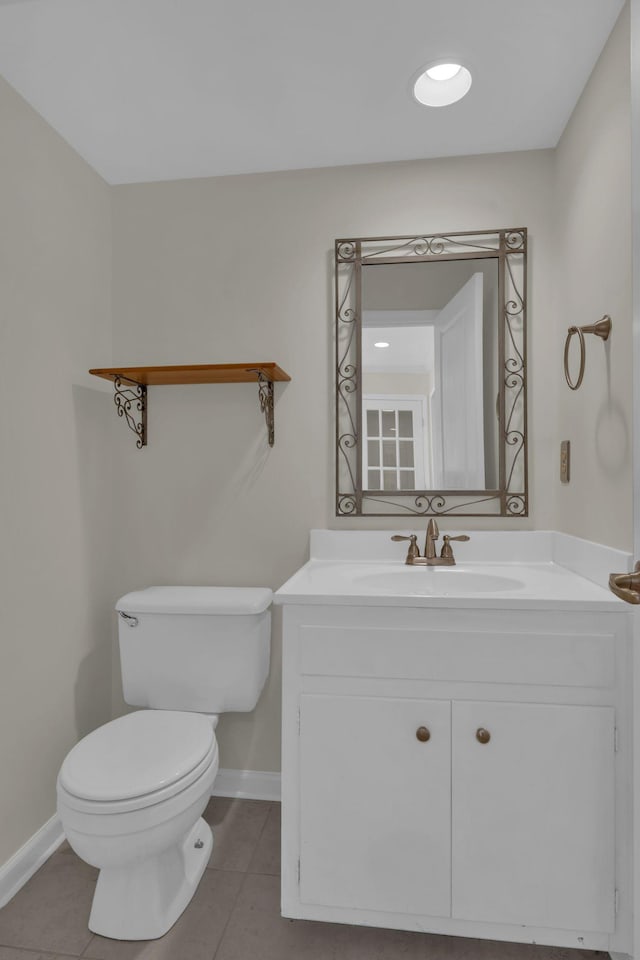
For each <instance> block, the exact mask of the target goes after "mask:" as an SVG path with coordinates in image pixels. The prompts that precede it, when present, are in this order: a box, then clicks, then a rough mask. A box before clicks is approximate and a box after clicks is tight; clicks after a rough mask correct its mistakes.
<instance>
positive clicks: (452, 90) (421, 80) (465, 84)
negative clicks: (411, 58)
mask: <svg viewBox="0 0 640 960" xmlns="http://www.w3.org/2000/svg"><path fill="white" fill-rule="evenodd" d="M470 88H471V74H470V73H469V71H468V70H467V68H466V67H463V66H462V65H461V64H459V63H433V64H431V66H430V67H426V68H425V70H424V71H423V72H422V73H421V74H420V76H419V77H418V79H417V80H416V82H415V83H414V85H413V95H414V97H415V98H416V100H417V101H418V103H421V104H423V105H424V106H425V107H447V106H449V104H450V103H456V102H457V101H458V100H462V98H463V97H464V95H465V94H466V93H468V92H469V90H470Z"/></svg>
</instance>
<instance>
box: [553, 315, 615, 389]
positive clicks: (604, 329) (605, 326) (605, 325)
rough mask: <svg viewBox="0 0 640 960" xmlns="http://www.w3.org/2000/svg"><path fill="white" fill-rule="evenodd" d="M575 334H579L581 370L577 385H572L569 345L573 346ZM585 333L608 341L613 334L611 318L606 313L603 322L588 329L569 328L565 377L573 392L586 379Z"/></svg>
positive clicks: (565, 346)
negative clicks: (572, 341) (593, 334)
mask: <svg viewBox="0 0 640 960" xmlns="http://www.w3.org/2000/svg"><path fill="white" fill-rule="evenodd" d="M574 333H577V334H578V340H579V341H580V369H579V371H578V379H577V380H576V382H575V383H572V382H571V375H570V373H569V345H570V344H571V338H572V336H573V335H574ZM585 333H595V335H596V337H600V339H601V340H608V339H609V334H610V333H611V317H610V316H609V315H608V314H606V313H605V315H604V317H603V318H602V320H598V322H597V323H592V324H590V325H589V326H586V327H569V330H568V332H567V339H566V340H565V344H564V376H565V380H566V381H567V384H568V385H569V387H570V389H571V390H577V389H578V387H579V386H580V384H581V383H582V378H583V377H584V364H585V345H584V335H585Z"/></svg>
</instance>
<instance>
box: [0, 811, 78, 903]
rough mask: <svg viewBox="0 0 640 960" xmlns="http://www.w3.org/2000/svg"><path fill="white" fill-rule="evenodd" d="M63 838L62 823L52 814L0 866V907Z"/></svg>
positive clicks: (47, 857) (22, 884) (46, 858)
mask: <svg viewBox="0 0 640 960" xmlns="http://www.w3.org/2000/svg"><path fill="white" fill-rule="evenodd" d="M63 840H64V832H63V830H62V824H61V823H60V821H59V820H58V818H57V816H53V817H51V819H50V820H47V822H46V823H45V825H44V826H43V827H41V828H40V829H39V830H38V832H37V833H34V835H33V836H32V837H31V839H30V840H27V842H26V843H25V844H24V846H22V847H20V849H19V850H18V852H17V853H14V855H13V856H12V857H11V859H10V860H7V862H6V863H5V864H3V865H2V866H0V907H4V905H5V904H6V903H8V902H9V900H11V898H12V897H15V895H16V893H17V892H18V890H20V888H21V887H23V886H24V885H25V883H26V882H27V880H29V878H30V877H32V876H33V875H34V873H35V872H36V870H38V869H39V868H40V867H41V866H42V864H43V863H44V862H45V860H48V859H49V857H50V856H51V854H52V853H54V851H55V850H56V849H57V847H59V846H60V844H61V843H62V841H63Z"/></svg>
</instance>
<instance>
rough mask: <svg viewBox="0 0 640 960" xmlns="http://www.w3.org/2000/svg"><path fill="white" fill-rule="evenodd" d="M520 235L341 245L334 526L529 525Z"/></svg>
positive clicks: (523, 241) (523, 243) (518, 231)
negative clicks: (378, 522) (440, 519)
mask: <svg viewBox="0 0 640 960" xmlns="http://www.w3.org/2000/svg"><path fill="white" fill-rule="evenodd" d="M526 261H527V231H526V229H524V228H522V227H518V228H514V229H507V230H490V231H483V232H477V233H475V232H473V233H449V234H446V235H445V234H436V235H430V236H419V237H364V238H359V239H350V240H336V242H335V275H336V513H337V515H338V516H352V517H354V516H379V517H381V516H399V515H404V514H411V515H415V516H444V515H448V516H467V517H469V516H518V517H523V516H526V515H527V511H528V506H527V406H526V374H527V369H526V282H527V263H526Z"/></svg>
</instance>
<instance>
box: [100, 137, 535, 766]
mask: <svg viewBox="0 0 640 960" xmlns="http://www.w3.org/2000/svg"><path fill="white" fill-rule="evenodd" d="M552 170H553V154H552V152H551V151H540V152H530V153H520V154H502V155H499V156H484V157H471V158H458V159H454V160H436V161H422V162H415V163H399V164H382V165H375V166H374V165H372V166H360V167H342V168H335V169H322V170H311V171H300V172H290V173H282V174H265V175H259V176H243V177H225V178H216V179H206V180H195V181H183V182H173V183H161V184H146V185H141V186H125V187H117V188H115V190H114V207H113V217H114V220H113V229H114V261H113V270H114V285H113V329H114V352H115V361H116V362H117V363H123V364H124V363H129V364H133V363H138V362H140V363H143V362H144V363H158V364H161V363H181V362H184V363H206V362H212V363H213V362H223V361H235V362H242V361H257V360H275V361H276V362H278V363H279V364H280V365H281V366H282V367H283V368H284V369H285V370H286V371H287V372H288V373H289V374H290V375H291V377H292V381H291V383H290V384H287V385H286V386H281V385H277V386H276V443H275V447H274V448H273V449H272V450H269V449H268V447H267V445H266V436H265V429H264V423H263V421H262V418H261V416H260V414H259V412H258V406H257V396H256V393H257V391H256V388H255V386H254V385H233V386H195V387H164V388H159V387H158V388H155V389H154V388H151V390H150V410H149V446H148V448H146V449H145V450H144V451H142V452H138V451H136V450H135V449H134V447H133V438H132V437H131V435H127V431H126V430H125V429H122V430H121V431H120V432H119V433H118V436H117V437H116V438H115V442H116V452H115V456H116V459H117V461H118V464H119V469H118V471H117V475H116V478H115V483H116V491H117V492H116V502H117V503H118V504H119V511H118V515H117V517H116V525H117V531H118V540H119V541H120V540H121V541H122V542H123V543H124V542H126V544H127V548H126V550H122V551H121V554H120V556H119V559H118V564H117V570H116V578H117V586H118V590H122V591H125V590H129V589H132V588H135V587H142V586H145V585H148V584H150V583H172V582H175V583H195V584H198V583H222V584H256V585H266V586H271V587H278V586H279V585H280V584H281V583H282V582H283V581H284V580H285V579H286V578H287V577H288V576H289V575H290V574H291V573H293V572H294V570H295V569H296V568H297V567H298V566H299V565H300V564H301V563H302V562H303V561H304V559H305V558H306V551H307V544H308V535H309V529H310V528H312V527H315V526H319V527H323V526H333V527H341V528H345V527H352V528H360V529H361V528H363V527H365V526H370V527H385V528H389V530H393V529H395V528H396V527H397V523H398V521H397V520H395V521H393V520H388V521H385V520H382V521H380V520H378V519H373V520H369V521H368V522H367V521H354V520H344V519H343V520H337V519H336V518H335V516H334V506H333V497H334V489H333V449H332V429H333V427H332V423H333V402H334V398H333V386H332V383H333V369H332V364H333V315H332V310H333V288H332V250H333V241H334V239H335V238H336V237H349V236H384V235H390V236H393V235H396V234H405V233H410V232H411V231H413V230H415V231H416V232H417V233H418V232H437V231H441V230H445V231H456V230H473V229H490V228H494V227H503V226H521V225H526V226H528V228H529V230H530V236H531V265H532V271H531V278H532V279H531V287H530V308H531V311H532V317H533V318H534V324H535V330H536V336H535V337H534V338H533V340H532V349H531V381H530V382H531V410H532V416H531V439H532V451H533V456H532V458H531V460H532V465H533V467H532V487H533V491H532V516H531V517H530V518H529V520H528V521H524V522H523V523H526V524H527V525H528V526H540V527H548V526H550V525H551V522H552V512H551V503H550V498H549V490H550V488H551V483H552V475H551V472H550V464H549V457H548V456H547V454H546V451H547V450H548V448H549V436H548V434H549V433H550V432H551V427H550V424H551V422H552V415H553V405H552V402H551V400H550V395H549V390H548V384H547V383H546V379H545V376H536V372H537V371H538V370H540V369H541V368H542V367H543V366H544V364H545V363H546V361H547V356H548V350H547V344H548V339H549V337H550V336H552V334H553V324H552V321H551V316H550V290H551V276H552V269H553V263H554V261H553V256H552V234H551V230H550V224H551V199H552V198H551V188H552V183H551V174H552ZM536 451H542V452H541V453H540V455H538V456H536ZM405 522H406V521H405ZM521 522H522V521H521ZM487 525H488V521H476V522H470V521H467V520H463V519H460V520H458V521H452V522H451V523H450V524H449V525H448V527H449V528H454V527H455V528H457V529H460V528H462V529H470V528H472V527H474V526H475V527H479V526H482V527H486V526H487ZM493 525H494V526H496V527H503V528H504V527H506V528H512V527H513V525H514V524H513V520H510V521H509V520H503V521H494V523H493ZM279 650H280V645H279V616H278V614H277V613H276V629H275V630H274V668H273V670H272V673H271V679H270V681H269V685H268V688H267V690H266V691H265V694H264V696H263V698H262V700H261V702H260V704H259V706H258V708H257V712H256V715H255V717H243V716H235V717H233V716H226V717H224V718H223V719H222V722H221V724H220V727H219V731H220V744H221V763H222V765H223V766H227V767H248V768H253V769H266V770H277V769H279V764H280V754H279V741H280V706H279V683H280V671H279ZM115 708H116V710H119V709H121V701H120V700H119V684H117V685H116V707H115Z"/></svg>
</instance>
